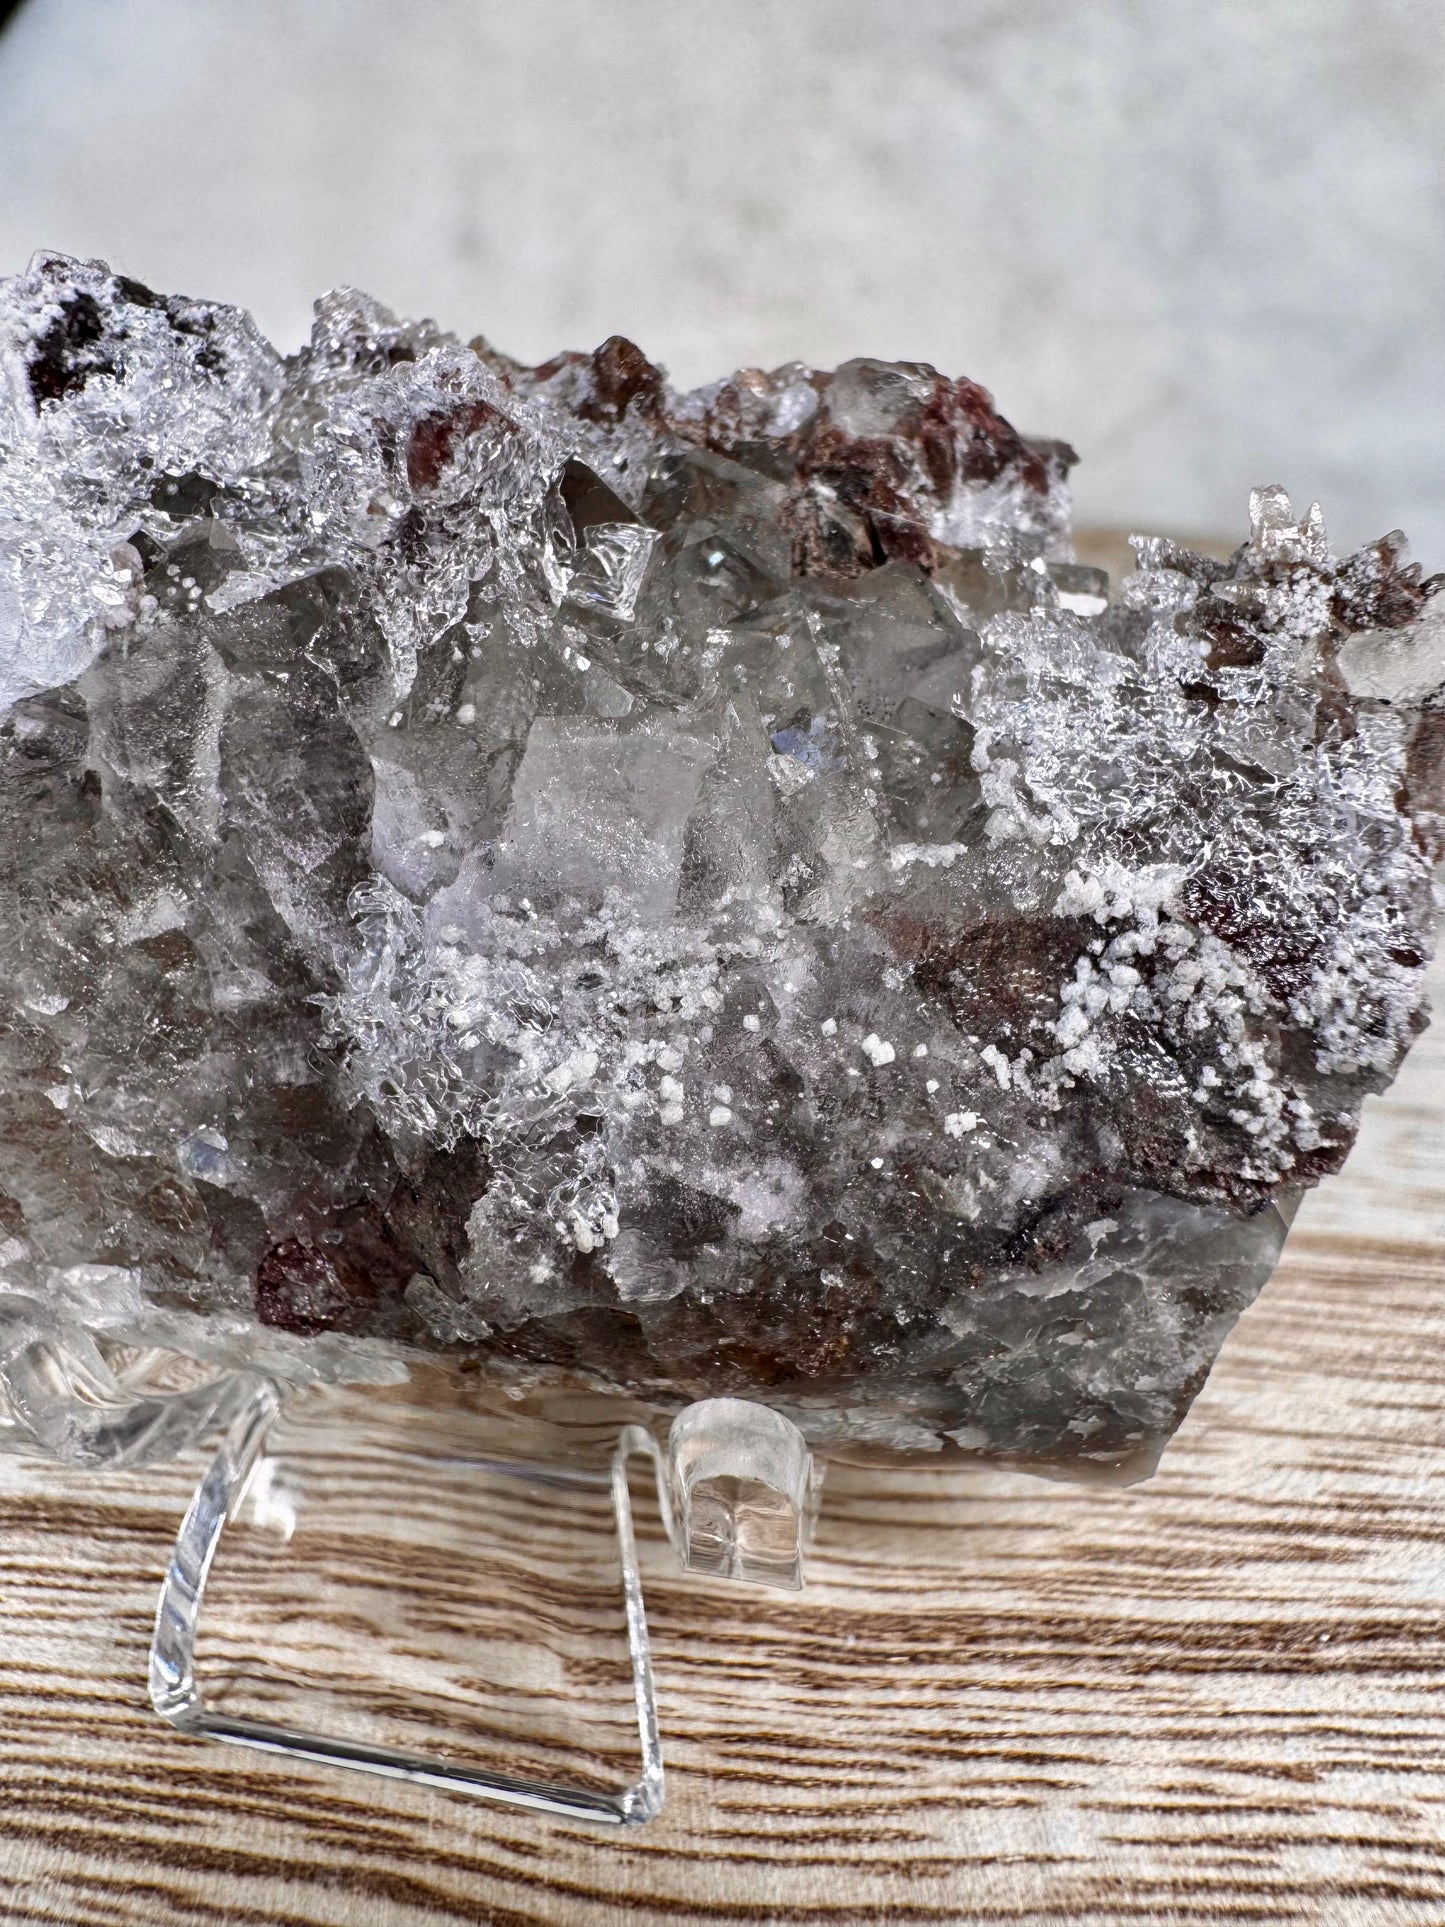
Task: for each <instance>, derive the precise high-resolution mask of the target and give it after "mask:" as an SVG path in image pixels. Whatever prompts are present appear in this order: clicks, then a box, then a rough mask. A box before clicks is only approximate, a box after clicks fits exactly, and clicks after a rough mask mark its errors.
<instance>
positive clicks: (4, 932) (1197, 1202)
mask: <svg viewBox="0 0 1445 1927" xmlns="http://www.w3.org/2000/svg"><path fill="white" fill-rule="evenodd" d="M1071 459H1072V457H1071V454H1070V452H1069V451H1068V450H1067V449H1066V448H1064V447H1062V446H1061V445H1059V444H1056V443H1046V442H1031V441H1027V440H1025V439H1023V438H1022V437H1020V436H1019V435H1017V434H1016V433H1015V432H1014V430H1013V429H1012V428H1010V427H1009V425H1008V424H1007V423H1006V422H1005V421H1004V420H1002V418H1001V417H1000V416H999V415H998V414H997V413H996V412H995V410H994V407H993V404H992V402H991V401H990V399H989V397H988V395H987V394H986V393H985V392H984V391H983V390H982V389H981V388H979V387H977V386H975V385H974V384H973V383H971V382H968V381H952V380H949V379H947V378H945V377H943V376H941V375H939V374H938V373H936V371H935V370H934V369H932V368H930V367H927V366H924V365H921V364H916V363H899V364H890V363H884V362H879V361H871V360H866V359H862V360H857V361H852V362H848V363H846V364H844V366H842V367H841V368H839V369H837V370H836V371H835V372H834V373H832V374H825V373H819V372H818V371H816V370H813V369H810V368H806V367H803V366H801V365H799V364H792V365H789V366H787V367H785V368H781V369H776V370H774V371H772V372H771V373H762V372H759V371H756V370H747V371H744V372H743V373H741V374H738V375H736V376H734V377H732V378H731V379H730V380H727V381H724V382H721V383H718V384H717V385H716V386H714V387H711V388H706V389H702V390H699V391H697V392H695V393H692V394H686V395H680V394H677V393H675V392H673V391H672V390H671V389H670V388H669V386H668V385H667V383H666V381H665V379H664V377H663V375H662V372H661V371H660V370H659V369H658V368H656V367H654V366H652V365H651V364H650V363H649V362H648V361H647V360H646V359H645V357H644V356H643V355H642V354H641V352H640V351H639V350H638V349H637V348H635V347H633V346H632V345H631V344H630V343H629V342H626V341H624V340H621V339H616V338H614V339H613V340H611V341H608V342H607V343H605V344H604V345H603V347H601V348H599V349H598V350H597V352H596V353H595V354H592V355H579V354H569V355H562V356H559V357H558V358H557V359H556V360H554V361H551V362H549V363H547V364H546V365H545V366H543V367H540V368H525V367H522V366H519V365H518V364H516V363H514V362H512V361H510V360H508V359H507V358H506V357H504V356H502V355H500V354H498V353H496V352H495V351H493V350H492V349H491V348H490V347H488V346H487V344H486V343H485V342H482V341H476V342H473V343H472V344H471V345H470V346H464V345H462V344H461V343H459V342H457V341H456V340H454V339H452V338H451V337H449V336H447V335H444V334H442V333H440V332H438V331H437V330H436V329H435V328H434V327H433V326H432V325H431V324H430V323H425V322H423V323H417V324H409V323H402V322H399V321H397V320H396V319H395V318H394V317H393V316H392V315H391V314H389V313H388V312H387V311H386V310H385V309H384V308H381V307H379V306H378V305H377V304H375V303H374V302H372V301H370V300H368V299H367V298H366V297H364V296H362V295H359V294H356V293H353V292H350V291H342V292H340V293H336V294H332V295H329V296H327V297H326V298H325V299H324V300H322V301H321V302H320V303H318V306H317V319H316V325H315V330H314V333H313V336H312V340H311V343H310V345H309V347H307V348H305V349H304V350H303V351H302V352H301V353H300V354H298V355H296V356H294V357H292V358H290V359H284V358H283V357H281V356H280V355H278V354H277V353H276V352H275V351H274V350H273V349H272V348H271V347H269V346H268V344H267V343H266V342H265V341H264V340H263V339H262V338H261V337H260V335H259V334H258V333H257V332H256V330H255V328H254V327H253V326H252V324H251V322H250V321H249V319H248V318H247V317H246V316H245V315H244V314H241V313H239V312H237V311H235V310H233V309H228V308H224V307H220V306H216V305H214V304H212V303H208V302H202V301H191V300H183V299H179V298H173V297H163V296H158V295H155V294H153V293H151V292H149V291H148V290H147V289H145V288H143V287H141V286H139V285H138V284H136V283H135V282H133V281H129V280H126V279H124V278H122V277H119V276H114V275H112V274H111V273H110V272H109V271H108V270H107V269H106V268H105V267H104V266H103V265H101V264H98V263H94V262H90V263H80V262H76V261H72V260H67V259H64V258H62V257H59V256H53V255H42V256H37V257H36V259H35V261H34V262H33V263H32V264H31V267H30V269H29V270H28V272H27V273H25V274H24V275H21V276H19V277H17V278H16V279H13V280H11V281H8V282H5V283H3V284H0V707H3V710H4V711H5V712H6V718H7V719H6V720H5V722H4V724H3V729H0V1065H3V1072H0V1076H3V1105H0V1260H3V1267H4V1292H5V1294H6V1296H5V1298H4V1300H3V1311H4V1316H5V1319H6V1320H8V1323H7V1325H6V1330H7V1331H9V1332H10V1333H11V1339H10V1343H11V1344H12V1347H13V1345H14V1344H15V1343H18V1342H19V1339H18V1338H17V1337H16V1334H21V1335H23V1334H25V1333H31V1334H33V1333H34V1332H36V1331H44V1330H46V1329H49V1328H52V1327H54V1328H57V1329H58V1328H59V1327H60V1326H62V1325H65V1324H69V1325H71V1326H76V1327H79V1328H82V1329H84V1330H86V1331H88V1332H90V1333H98V1334H101V1335H108V1336H109V1337H110V1338H111V1339H114V1340H123V1341H125V1342H127V1343H131V1344H151V1345H165V1346H169V1347H174V1348H176V1349H179V1350H181V1351H183V1352H186V1353H189V1354H190V1355H192V1356H194V1357H197V1358H200V1359H204V1360H213V1361H217V1362H221V1363H235V1362H237V1361H239V1360H252V1361H257V1362H259V1363H260V1364H262V1365H263V1366H265V1367H267V1368H269V1369H271V1370H274V1371H277V1372H280V1373H282V1374H283V1375H284V1374H289V1375H292V1376H298V1375H299V1376H306V1375H321V1376H353V1377H356V1376H366V1375H367V1374H368V1373H370V1374H372V1375H376V1374H377V1373H379V1372H381V1371H382V1370H383V1369H399V1367H397V1361H398V1360H400V1361H403V1362H405V1361H406V1360H408V1359H412V1358H415V1357H417V1356H419V1355H421V1354H422V1353H424V1352H425V1351H427V1350H430V1351H433V1352H435V1351H443V1352H447V1353H450V1354H452V1355H454V1356H456V1355H462V1356H465V1357H466V1358H468V1359H471V1360H475V1361H477V1362H478V1363H479V1365H481V1366H484V1367H485V1368H486V1369H488V1370H489V1371H491V1372H493V1373H494V1374H496V1375H497V1376H499V1377H501V1378H505V1379H508V1380H509V1381H510V1382H512V1383H513V1384H514V1386H522V1387H525V1386H527V1385H535V1384H537V1383H539V1382H541V1383H557V1382H562V1383H566V1382H576V1381H577V1380H578V1379H584V1380H586V1381H589V1382H590V1383H592V1384H595V1385H602V1386H608V1387H616V1388H619V1389H622V1390H626V1391H628V1392H630V1393H634V1394H638V1395H640V1396H642V1397H644V1398H647V1399H651V1400H654V1401H656V1402H657V1403H658V1404H659V1405H661V1406H664V1407H666V1406H672V1407H676V1406H677V1405H678V1404H679V1403H681V1402H682V1401H684V1400H686V1399H689V1398H696V1397H700V1396H704V1395H708V1394H713V1393H739V1394H744V1395H751V1396H755V1397H758V1398H762V1399H765V1400H767V1401H769V1402H771V1403H773V1404H775V1405H778V1406H780V1407H781V1408H783V1409H785V1410H787V1411H789V1412H790V1413H792V1414H793V1415H794V1416H795V1417H797V1418H798V1419H799V1421H800V1422H801V1423H802V1424H803V1425H804V1427H805V1429H807V1430H808V1432H809V1434H810V1436H812V1437H813V1438H814V1440H815V1441H820V1442H823V1443H829V1442H832V1443H838V1442H857V1441H869V1440H871V1441H875V1442H879V1443H882V1444H886V1445H892V1446H901V1447H912V1448H917V1449H937V1448H939V1447H940V1446H949V1447H961V1448H964V1449H966V1450H972V1451H979V1452H986V1453H992V1454H998V1455H1008V1456H1012V1457H1016V1458H1019V1459H1022V1460H1031V1461H1035V1462H1050V1463H1053V1464H1056V1465H1059V1464H1062V1465H1065V1466H1069V1465H1072V1466H1074V1467H1075V1468H1080V1469H1082V1468H1086V1467H1088V1466H1089V1465H1091V1464H1092V1465H1099V1466H1108V1465H1111V1464H1113V1465H1125V1466H1131V1467H1135V1468H1138V1467H1141V1466H1144V1465H1147V1464H1148V1462H1149V1461H1150V1457H1151V1454H1153V1453H1155V1452H1157V1449H1158V1447H1159V1445H1160V1444H1161V1443H1162V1441H1163V1440H1164V1439H1165V1438H1167V1436H1168V1435H1169V1433H1170V1432H1171V1431H1172V1430H1173V1428H1174V1427H1175V1425H1176V1424H1177V1423H1178V1421H1179V1419H1180V1418H1181V1416H1182V1415H1183V1413H1184V1411H1185V1410H1186V1409H1187V1407H1188V1404H1189V1402H1190V1400H1191V1398H1192V1397H1193V1396H1194V1394H1195V1392H1196V1391H1197V1390H1198V1388H1199V1386H1200V1384H1201V1383H1202V1381H1203V1379H1204V1376H1205V1374H1206V1372H1207V1370H1208V1368H1209V1365H1210V1363H1211V1361H1212V1359H1213V1357H1214V1355H1215V1353H1216V1351H1217V1350H1218V1348H1219V1345H1220V1343H1221V1342H1222V1340H1223V1338H1224V1336H1225V1334H1226V1332H1227V1331H1228V1329H1229V1327H1230V1325H1231V1324H1232V1322H1233V1320H1234V1319H1235V1317H1236V1316H1237V1314H1238V1313H1239V1311H1240V1310H1241V1308H1242V1307H1243V1306H1244V1305H1245V1304H1247V1303H1248V1302H1249V1300H1250V1299H1251V1298H1252V1296H1253V1295H1254V1293H1255V1292H1256V1291H1257V1290H1258V1288H1259V1286H1260V1285H1261V1283H1262V1282H1263V1280H1264V1279H1265V1277H1266V1276H1267V1275H1268V1272H1269V1270H1270V1267H1271V1265H1272V1264H1273V1261H1274V1259H1275V1256H1276V1254H1277V1252H1278V1249H1279V1246H1280V1243H1281V1240H1282V1238H1283V1235H1284V1229H1285V1224H1286V1221H1287V1217H1288V1213H1289V1209H1290V1207H1291V1204H1292V1202H1293V1200H1294V1199H1295V1197H1296V1196H1297V1194H1298V1192H1299V1191H1300V1189H1301V1188H1302V1187H1304V1186H1307V1185H1310V1184H1313V1183H1314V1182H1315V1181H1316V1180H1317V1179H1318V1178H1320V1177H1321V1176H1322V1175H1324V1174H1325V1173H1327V1172H1330V1171H1333V1170H1334V1169H1335V1168H1336V1167H1337V1166H1338V1165H1339V1164H1340V1162H1341V1160H1342V1159H1343V1158H1344V1156H1345V1153H1346V1151H1347V1150H1348V1149H1349V1146H1350V1143H1351V1140H1352V1138H1353V1136H1354V1133H1355V1130H1356V1126H1357V1122H1358V1118H1359V1111H1360V1104H1361V1100H1362V1098H1363V1097H1364V1096H1365V1094H1366V1093H1367V1092H1370V1091H1376V1090H1379V1089H1380V1088H1381V1087H1382V1086H1383V1085H1385V1084H1386V1083H1387V1082H1388V1081H1389V1079H1390V1077H1391V1075H1392V1074H1393V1072H1394V1071H1395V1069H1396V1067H1397V1065H1398V1064H1399V1061H1400V1058H1401V1055H1402V1054H1403V1052H1404V1051H1405V1049H1406V1048H1407V1047H1408V1045H1409V1042H1410V1040H1411V1037H1412V1036H1413V1034H1414V1033H1415V1032H1416V1031H1417V1030H1418V1029H1419V1028H1420V1026H1421V1025H1422V1023H1423V1022H1424V1014H1423V1009H1422V993H1421V980H1422V975H1423V971H1424V966H1425V963H1426V961H1427V957H1428V953H1429V949H1430V943H1431V929H1432V899H1431V876H1432V862H1433V861H1434V859H1435V858H1437V857H1438V855H1439V854H1440V851H1441V847H1442V837H1445V816H1442V811H1445V794H1442V792H1445V706H1442V693H1441V685H1442V682H1445V597H1442V596H1441V595H1440V594H1439V593H1438V588H1437V585H1436V584H1434V583H1423V584H1422V583H1421V581H1420V578H1419V570H1418V569H1417V568H1414V567H1410V566H1407V564H1406V562H1405V560H1404V547H1403V539H1402V538H1401V537H1399V536H1396V535H1391V536H1387V537H1385V538H1384V539H1383V540H1382V541H1380V542H1378V543H1376V544H1375V545H1374V546H1373V547H1370V548H1367V549H1364V550H1363V551H1361V552H1360V553H1359V554H1358V555H1355V556H1352V557H1350V558H1349V559H1348V560H1346V561H1339V560H1337V559H1336V558H1335V557H1334V556H1333V555H1332V554H1331V552H1330V549H1329V547H1328V544H1327V542H1326V539H1325V534H1324V530H1323V528H1322V526H1321V522H1320V519H1319V514H1318V511H1317V510H1311V512H1310V514H1309V515H1308V516H1307V517H1306V518H1305V519H1304V520H1303V521H1302V522H1301V521H1298V520H1297V519H1296V517H1295V514H1294V512H1293V510H1292V509H1291V507H1290V505H1289V502H1288V501H1287V499H1286V498H1285V496H1284V495H1283V493H1282V492H1281V491H1280V490H1278V489H1265V490H1261V491H1258V492H1257V493H1256V494H1255V496H1254V498H1253V504H1252V523H1251V531H1250V535H1249V538H1248V540H1247V541H1246V542H1245V543H1244V544H1243V546H1242V547H1241V548H1240V549H1239V550H1238V551H1237V553H1236V554H1235V555H1234V556H1233V558H1232V559H1231V560H1230V561H1228V562H1222V561H1214V560H1208V559H1206V558H1204V557H1201V556H1198V555H1194V554H1191V553H1188V552H1187V551H1186V550H1185V549H1183V548H1181V547H1178V546H1176V545H1175V544H1174V543H1172V542H1169V541H1165V540H1152V539H1150V540H1139V541H1137V542H1136V548H1137V555H1138V562H1137V568H1136V570H1135V572H1134V573H1133V574H1132V575H1130V576H1128V577H1127V578H1126V579H1125V580H1124V581H1123V582H1122V583H1121V584H1120V585H1119V586H1118V588H1117V591H1116V592H1115V593H1114V594H1112V595H1111V593H1110V590H1109V585H1108V583H1107V580H1106V579H1105V578H1104V577H1103V576H1102V575H1101V574H1100V573H1099V572H1098V571H1097V570H1093V569H1088V568H1083V567H1081V566H1079V565H1078V564H1077V563H1076V562H1075V561H1074V560H1073V559H1072V557H1073V552H1072V549H1071V546H1070V537H1069V524H1068V499H1067V492H1066V488H1065V480H1064V478H1065V473H1066V469H1067V466H1068V464H1069V462H1070V461H1071Z"/></svg>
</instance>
